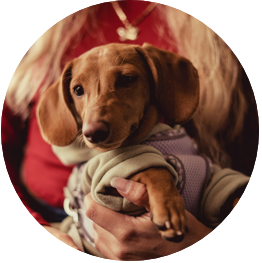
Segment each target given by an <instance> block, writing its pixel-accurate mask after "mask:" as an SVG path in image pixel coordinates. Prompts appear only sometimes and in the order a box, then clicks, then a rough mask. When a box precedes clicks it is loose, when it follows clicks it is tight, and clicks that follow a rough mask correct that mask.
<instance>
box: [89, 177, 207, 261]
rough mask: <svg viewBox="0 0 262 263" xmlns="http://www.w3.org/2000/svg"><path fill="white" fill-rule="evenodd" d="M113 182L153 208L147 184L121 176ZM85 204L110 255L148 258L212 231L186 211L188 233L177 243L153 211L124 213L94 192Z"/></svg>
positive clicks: (129, 196) (104, 251) (100, 244)
mask: <svg viewBox="0 0 262 263" xmlns="http://www.w3.org/2000/svg"><path fill="white" fill-rule="evenodd" d="M112 185H113V186H114V187H116V188H117V190H118V192H119V193H120V194H121V195H122V196H124V197H125V198H127V199H128V200H129V201H131V202H133V203H135V204H137V205H140V206H141V205H142V206H144V207H145V208H146V209H147V210H148V211H150V206H149V203H148V195H147V190H146V188H145V186H144V185H142V184H140V183H136V182H133V181H128V180H125V179H117V180H116V181H113V182H112ZM84 204H85V208H86V215H87V216H88V217H89V218H90V219H91V220H93V222H94V230H95V246H96V248H97V250H98V251H99V252H100V253H101V254H102V255H104V256H105V257H106V258H109V259H114V260H145V259H153V258H158V257H162V256H166V255H170V254H172V253H175V252H178V251H180V250H182V249H184V248H186V247H189V246H190V245H192V244H194V243H196V242H197V241H199V240H200V239H202V238H203V237H205V236H206V235H207V234H209V233H210V232H211V229H209V228H207V227H206V226H204V225H203V224H202V223H200V222H199V221H197V219H196V218H195V217H194V216H193V215H192V214H190V213H189V212H187V211H186V217H187V224H188V233H187V234H186V235H185V238H184V240H183V241H182V242H180V243H173V242H169V241H167V240H165V239H163V238H162V237H161V235H160V233H159V231H158V229H157V228H156V227H155V225H154V224H153V223H152V221H151V220H150V213H146V214H143V215H141V216H139V217H133V216H128V215H124V214H120V213H118V212H115V211H113V210H110V209H108V208H106V207H102V206H100V205H99V204H97V203H96V202H95V201H94V200H93V199H92V198H91V195H90V194H89V195H87V196H86V197H85V200H84Z"/></svg>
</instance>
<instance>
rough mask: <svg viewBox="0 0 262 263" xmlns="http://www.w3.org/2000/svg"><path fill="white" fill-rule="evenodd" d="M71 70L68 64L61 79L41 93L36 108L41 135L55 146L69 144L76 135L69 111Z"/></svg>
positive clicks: (70, 63)
mask: <svg viewBox="0 0 262 263" xmlns="http://www.w3.org/2000/svg"><path fill="white" fill-rule="evenodd" d="M71 69H72V62H69V63H68V64H67V65H66V66H65V69H64V70H63V73H62V75H61V77H60V78H59V79H58V80H57V81H56V82H55V83H54V84H53V85H51V86H50V87H48V88H47V89H46V90H45V91H44V92H43V94H42V96H41V98H40V100H39V103H38V106H37V119H38V124H39V127H40V131H41V134H42V136H43V138H44V139H45V140H46V141H47V142H48V143H50V144H53V145H56V146H65V145H68V144H70V143H71V142H72V141H73V140H74V139H75V138H76V135H77V123H76V121H75V118H74V116H73V114H72V112H71V110H70V98H69V85H70V80H71Z"/></svg>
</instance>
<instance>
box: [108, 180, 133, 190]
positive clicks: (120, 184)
mask: <svg viewBox="0 0 262 263" xmlns="http://www.w3.org/2000/svg"><path fill="white" fill-rule="evenodd" d="M130 183H131V181H129V180H126V179H123V178H113V179H112V180H111V182H110V184H111V186H112V187H114V188H116V189H118V190H120V191H122V192H126V191H127V190H128V189H129V186H130Z"/></svg>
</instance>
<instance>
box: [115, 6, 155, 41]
mask: <svg viewBox="0 0 262 263" xmlns="http://www.w3.org/2000/svg"><path fill="white" fill-rule="evenodd" d="M111 4H112V6H113V8H114V10H115V12H116V14H117V16H118V17H119V19H120V20H121V21H122V23H123V25H124V27H119V28H118V29H117V30H116V32H117V34H118V35H119V39H120V41H126V40H136V39H137V37H138V33H139V31H140V30H139V28H138V27H137V25H138V24H139V23H140V22H142V21H143V20H144V19H145V18H146V17H147V16H148V15H149V14H150V13H151V12H152V11H153V10H154V8H155V7H156V6H157V3H150V4H149V5H148V6H147V8H146V9H145V10H144V11H143V12H142V13H141V15H140V16H138V17H137V18H136V19H135V20H134V21H133V22H132V23H130V22H129V21H128V19H127V17H126V14H125V13H124V11H123V9H122V8H121V7H120V5H119V4H118V2H117V1H114V2H111Z"/></svg>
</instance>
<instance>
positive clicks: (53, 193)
mask: <svg viewBox="0 0 262 263" xmlns="http://www.w3.org/2000/svg"><path fill="white" fill-rule="evenodd" d="M119 4H120V6H121V7H122V9H123V11H124V13H125V14H126V15H127V18H128V20H129V21H130V22H132V21H133V20H134V19H135V18H137V16H139V14H141V13H142V11H143V10H144V9H145V8H146V7H147V5H148V4H149V2H144V1H120V2H119ZM156 11H157V10H156V9H155V10H154V11H153V12H152V13H151V14H149V15H148V16H147V17H146V18H145V19H144V20H143V21H142V22H141V23H140V24H139V25H138V27H139V29H140V34H139V37H138V39H137V40H136V41H125V42H124V43H132V44H139V45H142V44H143V43H145V42H147V43H150V44H153V45H155V46H156V47H159V48H163V49H167V50H170V51H173V52H175V51H176V48H175V41H173V43H174V44H172V45H170V43H168V42H167V41H166V39H167V38H166V37H164V38H163V37H160V36H159V34H158V32H157V29H156V26H160V24H161V26H162V27H163V26H164V25H163V22H161V19H159V18H158V17H157V16H156ZM97 23H98V26H99V29H98V31H97V34H95V36H91V37H90V36H89V35H84V37H83V38H82V39H81V41H80V43H78V45H76V46H75V45H74V46H73V47H70V49H68V51H67V52H66V54H65V55H64V58H63V61H62V65H61V66H63V65H64V64H65V63H66V62H67V61H68V60H71V59H73V58H75V57H77V56H79V55H81V54H82V53H84V52H86V51H88V50H90V49H91V48H93V47H95V46H98V45H103V44H106V43H111V42H118V43H120V42H121V41H120V40H119V36H118V34H117V33H116V29H117V28H118V27H123V24H122V22H121V21H120V19H119V18H118V16H117V15H116V13H115V11H114V9H113V7H112V5H111V3H108V2H107V3H103V4H101V5H100V9H99V12H98V15H97ZM83 33H84V32H83ZM101 34H102V35H103V37H101ZM164 34H165V35H166V36H168V31H167V28H165V27H164ZM37 101H38V96H36V97H35V100H34V101H33V107H32V110H31V114H30V117H29V120H28V129H23V127H22V126H23V124H22V123H21V122H20V119H19V118H18V117H15V116H13V115H12V114H11V112H10V111H9V109H8V108H7V106H6V105H5V106H4V109H3V114H2V146H3V153H4V158H5V162H6V166H7V170H8V173H9V175H10V178H11V181H12V183H13V185H14V187H15V189H16V192H17V193H18V195H19V197H20V198H21V199H22V201H23V203H24V204H25V206H26V207H27V208H28V210H29V211H30V213H31V214H32V215H33V216H34V217H35V218H36V220H37V221H38V222H39V223H40V224H47V222H46V221H45V220H44V219H43V218H42V217H41V215H40V214H38V213H36V212H34V211H33V209H31V208H30V206H29V204H28V203H27V200H26V196H25V194H24V193H23V188H22V184H21V178H20V175H19V174H20V172H19V171H20V165H21V161H22V160H23V169H22V170H23V180H24V182H25V185H26V186H27V189H28V190H29V192H30V193H31V194H33V195H34V196H35V197H37V198H39V199H40V200H44V201H45V202H46V203H47V204H49V205H51V206H54V207H62V206H63V200H64V195H63V187H64V186H66V184H67V179H68V177H69V175H70V173H71V171H72V167H66V166H64V165H63V164H62V163H61V162H60V161H59V159H58V158H57V157H56V156H55V155H54V153H53V152H52V149H51V146H50V145H49V144H47V143H46V142H45V141H44V140H43V139H42V137H41V134H40V131H39V127H38V124H37V119H36V114H35V112H36V106H37ZM24 144H26V148H25V152H24V153H23V145H24Z"/></svg>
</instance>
